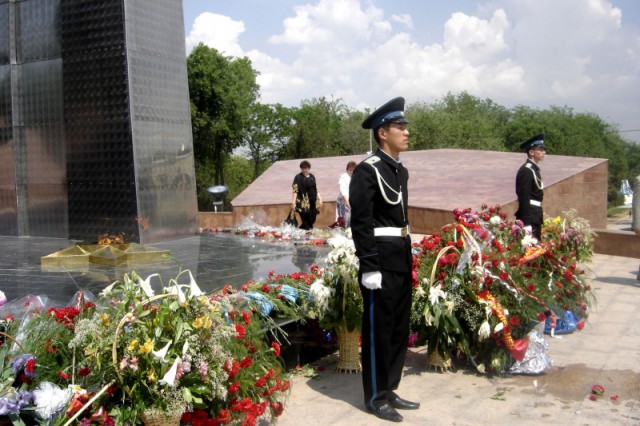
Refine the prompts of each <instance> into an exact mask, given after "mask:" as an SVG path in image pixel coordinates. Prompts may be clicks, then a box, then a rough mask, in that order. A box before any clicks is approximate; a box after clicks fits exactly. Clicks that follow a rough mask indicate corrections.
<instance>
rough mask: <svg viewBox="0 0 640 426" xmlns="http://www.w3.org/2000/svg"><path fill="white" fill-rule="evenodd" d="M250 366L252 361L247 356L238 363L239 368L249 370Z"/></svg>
mask: <svg viewBox="0 0 640 426" xmlns="http://www.w3.org/2000/svg"><path fill="white" fill-rule="evenodd" d="M251 365H253V360H252V359H251V358H249V357H248V356H246V357H244V358H243V359H242V361H240V367H242V368H249V367H251Z"/></svg>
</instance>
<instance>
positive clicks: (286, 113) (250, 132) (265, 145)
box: [243, 104, 293, 179]
mask: <svg viewBox="0 0 640 426" xmlns="http://www.w3.org/2000/svg"><path fill="white" fill-rule="evenodd" d="M291 115H292V113H291V110H290V109H289V108H285V107H284V106H282V105H281V104H275V105H265V104H254V105H253V106H252V109H251V115H250V117H249V123H248V126H247V128H246V132H245V134H244V137H243V145H244V147H246V148H247V149H248V151H249V156H250V157H251V160H252V161H253V177H252V179H256V178H257V177H258V176H260V173H262V172H263V171H264V170H265V168H264V165H265V163H267V164H268V163H270V162H273V161H275V160H276V159H278V158H279V157H280V156H281V155H282V152H283V151H284V149H285V146H286V144H287V142H288V141H289V138H290V136H291V133H292V130H293V121H292V116H291Z"/></svg>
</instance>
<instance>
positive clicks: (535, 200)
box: [516, 133, 546, 241]
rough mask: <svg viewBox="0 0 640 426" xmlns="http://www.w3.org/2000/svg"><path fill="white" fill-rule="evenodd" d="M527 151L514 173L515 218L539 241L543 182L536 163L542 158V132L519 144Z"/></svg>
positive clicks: (543, 152)
mask: <svg viewBox="0 0 640 426" xmlns="http://www.w3.org/2000/svg"><path fill="white" fill-rule="evenodd" d="M520 149H521V150H522V151H524V152H526V153H527V161H526V162H525V163H524V164H523V165H522V166H520V169H519V170H518V174H517V175H516V194H517V195H518V211H517V212H516V219H520V220H521V221H522V223H524V225H525V229H527V228H528V229H529V230H530V231H531V233H532V234H533V236H534V237H536V238H537V239H538V241H540V239H541V236H542V219H543V217H542V216H543V215H542V199H543V197H544V183H543V182H542V175H541V174H540V167H539V166H538V164H539V163H540V162H541V161H542V160H544V156H545V154H546V151H545V149H544V134H542V133H538V134H537V135H535V136H532V137H531V138H529V139H527V140H526V141H524V142H523V143H522V144H521V145H520Z"/></svg>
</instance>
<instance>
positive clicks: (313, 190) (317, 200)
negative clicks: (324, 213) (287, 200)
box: [291, 160, 322, 230]
mask: <svg viewBox="0 0 640 426" xmlns="http://www.w3.org/2000/svg"><path fill="white" fill-rule="evenodd" d="M292 188H293V196H292V198H291V208H292V209H295V211H297V212H298V214H299V215H300V221H301V222H302V223H301V224H300V229H306V230H309V229H312V228H313V224H314V223H315V222H316V215H317V214H318V213H320V207H322V198H321V197H320V193H319V192H318V187H317V185H316V178H315V176H314V175H312V174H311V163H309V162H308V161H307V160H303V161H302V162H301V163H300V173H298V174H297V175H296V176H295V177H294V178H293V184H292Z"/></svg>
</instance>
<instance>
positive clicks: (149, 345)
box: [140, 339, 153, 354]
mask: <svg viewBox="0 0 640 426" xmlns="http://www.w3.org/2000/svg"><path fill="white" fill-rule="evenodd" d="M152 350H153V342H152V341H151V339H147V341H146V342H144V345H142V346H140V353H141V354H148V353H150V352H151V351H152Z"/></svg>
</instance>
